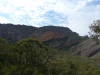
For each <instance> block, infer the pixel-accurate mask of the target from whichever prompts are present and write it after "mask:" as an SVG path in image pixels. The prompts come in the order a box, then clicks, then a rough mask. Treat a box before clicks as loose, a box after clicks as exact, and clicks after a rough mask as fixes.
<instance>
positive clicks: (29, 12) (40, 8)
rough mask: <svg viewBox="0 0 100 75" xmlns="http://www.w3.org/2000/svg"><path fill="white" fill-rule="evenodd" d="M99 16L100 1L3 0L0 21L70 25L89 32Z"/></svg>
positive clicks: (76, 29) (86, 32) (81, 31)
mask: <svg viewBox="0 0 100 75" xmlns="http://www.w3.org/2000/svg"><path fill="white" fill-rule="evenodd" d="M99 19H100V0H0V23H13V24H25V25H32V26H36V27H40V26H47V25H54V26H63V27H69V28H70V29H71V30H72V31H74V32H77V33H78V34H79V35H82V36H83V35H88V32H89V25H90V24H91V23H92V22H93V21H94V20H99Z"/></svg>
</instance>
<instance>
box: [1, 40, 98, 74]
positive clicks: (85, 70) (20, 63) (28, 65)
mask: <svg viewBox="0 0 100 75" xmlns="http://www.w3.org/2000/svg"><path fill="white" fill-rule="evenodd" d="M99 63H100V58H85V57H75V56H74V57H73V56H70V55H69V54H67V53H66V52H63V51H61V52H56V51H55V50H53V49H50V48H48V47H46V46H44V45H43V44H42V43H40V42H39V41H37V40H33V39H25V40H21V41H19V42H16V43H13V44H9V43H7V41H6V40H3V39H0V75H99V74H100V64H99Z"/></svg>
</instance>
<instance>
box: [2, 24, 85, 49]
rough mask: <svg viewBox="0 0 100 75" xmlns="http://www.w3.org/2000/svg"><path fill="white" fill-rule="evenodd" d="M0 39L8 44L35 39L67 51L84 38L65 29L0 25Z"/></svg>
mask: <svg viewBox="0 0 100 75" xmlns="http://www.w3.org/2000/svg"><path fill="white" fill-rule="evenodd" d="M0 37H1V38H3V39H6V40H7V41H8V42H16V41H19V40H22V39H25V38H35V39H38V40H39V41H41V42H43V43H44V44H45V45H47V46H50V47H53V48H56V49H59V50H61V49H68V48H70V47H72V46H74V45H76V44H78V43H80V41H82V40H83V39H84V38H83V37H81V36H79V35H78V34H77V33H76V32H73V31H71V30H70V29H69V28H67V27H59V26H44V27H40V28H37V27H32V26H25V25H13V24H0Z"/></svg>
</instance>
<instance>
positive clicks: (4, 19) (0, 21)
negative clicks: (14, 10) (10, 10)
mask: <svg viewBox="0 0 100 75" xmlns="http://www.w3.org/2000/svg"><path fill="white" fill-rule="evenodd" d="M0 23H10V21H9V20H8V19H6V18H4V17H1V16H0Z"/></svg>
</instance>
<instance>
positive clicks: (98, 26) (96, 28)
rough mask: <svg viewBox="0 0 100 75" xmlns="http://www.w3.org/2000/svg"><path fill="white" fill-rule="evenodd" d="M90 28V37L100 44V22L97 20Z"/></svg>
mask: <svg viewBox="0 0 100 75" xmlns="http://www.w3.org/2000/svg"><path fill="white" fill-rule="evenodd" d="M89 28H90V32H89V34H90V37H91V38H93V40H95V41H96V43H97V44H98V43H99V40H98V39H99V38H100V20H95V21H93V23H92V24H91V25H90V26H89Z"/></svg>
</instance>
